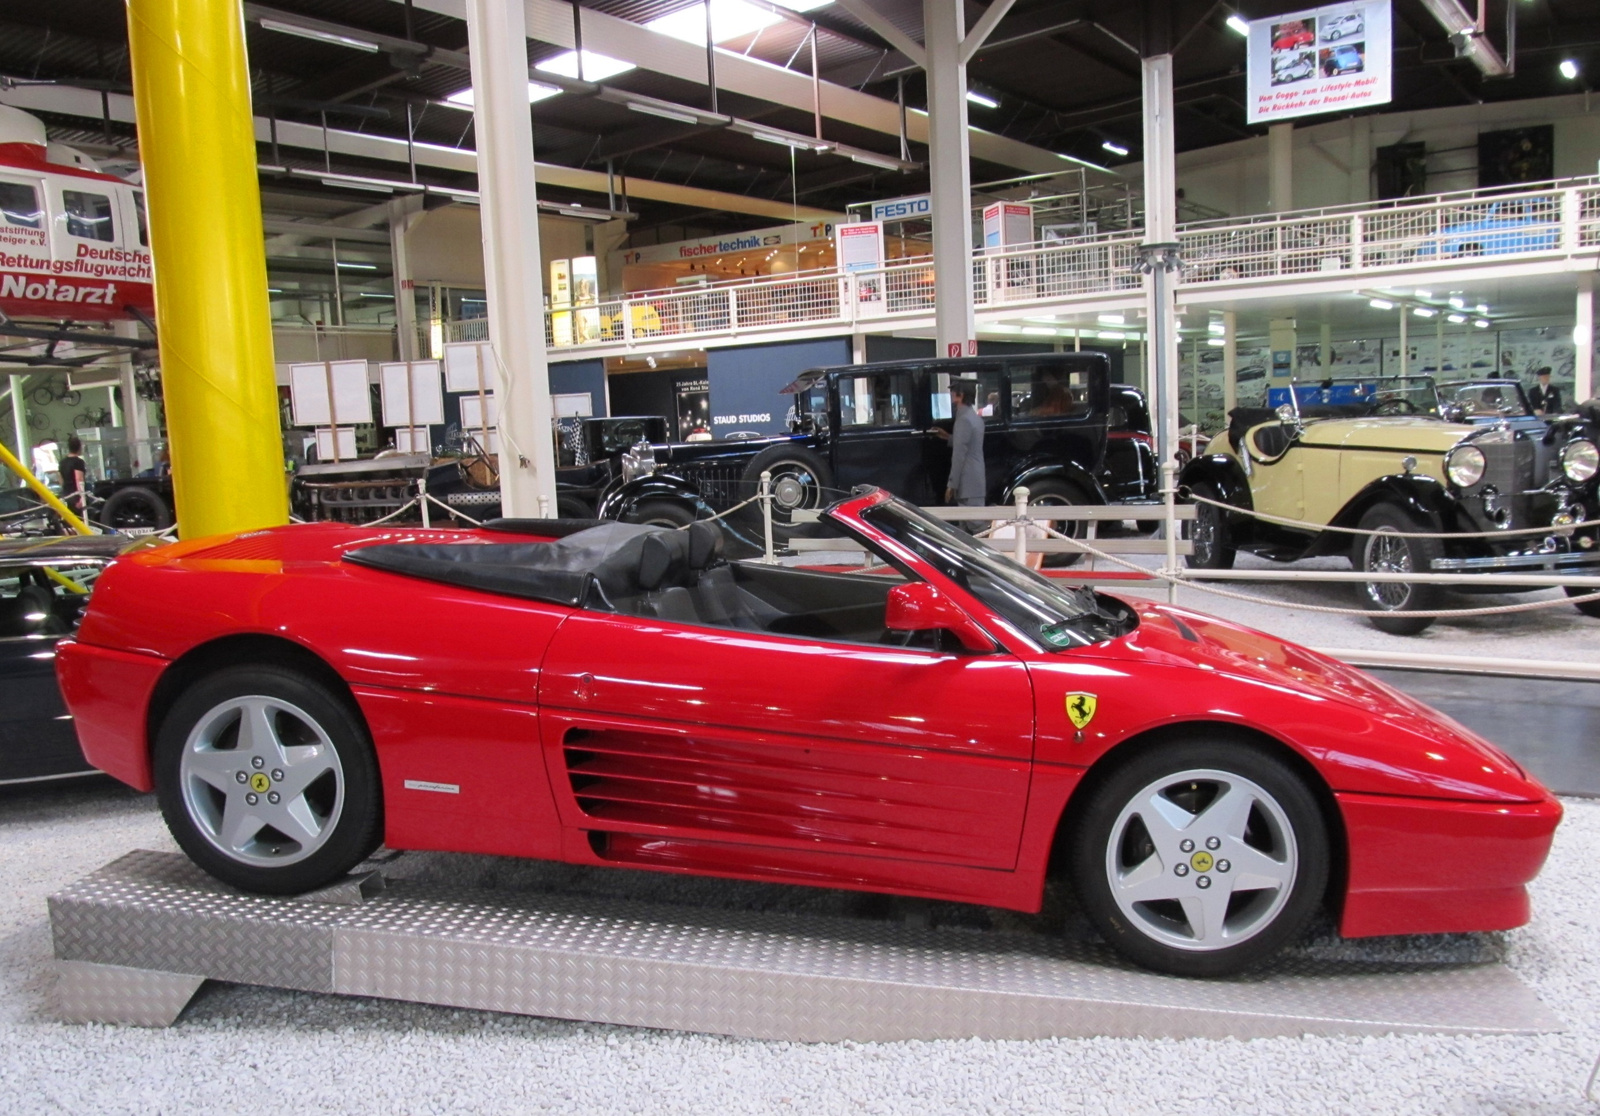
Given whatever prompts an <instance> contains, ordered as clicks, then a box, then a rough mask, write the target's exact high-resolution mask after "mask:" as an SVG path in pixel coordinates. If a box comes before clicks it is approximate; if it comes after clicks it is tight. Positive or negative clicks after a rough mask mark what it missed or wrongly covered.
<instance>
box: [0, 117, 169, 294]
mask: <svg viewBox="0 0 1600 1116" xmlns="http://www.w3.org/2000/svg"><path fill="white" fill-rule="evenodd" d="M63 158H66V159H72V158H82V157H81V156H78V155H77V153H76V152H74V151H72V149H70V148H64V147H61V146H59V145H53V144H50V143H48V141H47V140H46V138H45V130H44V124H43V123H42V122H41V121H39V120H38V119H37V118H36V117H33V116H30V115H29V114H27V113H25V112H22V111H21V110H19V109H15V108H10V107H8V106H5V105H0V313H3V314H4V315H5V316H6V317H8V318H13V319H17V318H36V319H37V318H43V319H49V320H52V321H57V322H60V321H76V322H105V321H117V320H133V319H136V318H138V317H140V316H143V317H144V318H146V319H147V320H148V319H149V318H150V317H152V316H153V315H154V311H155V288H154V287H153V286H152V277H151V271H150V244H149V240H150V237H149V232H148V227H147V225H146V222H145V215H144V191H142V190H140V189H139V188H138V187H137V186H134V185H132V184H131V183H128V182H125V181H123V180H122V179H120V178H116V177H114V176H112V175H109V174H102V173H101V172H99V171H97V170H94V169H92V168H91V167H89V166H85V165H80V164H78V163H68V162H62V161H61V160H62V159H63ZM83 162H84V163H87V162H88V161H87V160H86V159H85V160H83Z"/></svg>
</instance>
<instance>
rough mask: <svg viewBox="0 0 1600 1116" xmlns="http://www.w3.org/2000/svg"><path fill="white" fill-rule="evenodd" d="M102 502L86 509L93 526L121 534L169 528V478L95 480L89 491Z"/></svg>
mask: <svg viewBox="0 0 1600 1116" xmlns="http://www.w3.org/2000/svg"><path fill="white" fill-rule="evenodd" d="M90 491H92V492H93V494H94V496H95V498H96V499H97V500H100V501H102V503H100V504H99V505H98V506H96V507H94V508H92V509H91V510H90V518H91V519H93V520H94V521H95V522H96V523H99V524H101V525H103V526H106V527H110V528H112V529H114V530H117V531H121V532H124V533H129V532H134V533H137V532H139V531H147V532H148V531H164V530H166V529H167V528H168V527H171V526H172V517H173V506H174V504H173V499H172V477H171V476H170V475H167V476H143V477H118V478H116V479H114V480H102V481H96V482H95V483H94V485H93V487H92V488H91V490H90Z"/></svg>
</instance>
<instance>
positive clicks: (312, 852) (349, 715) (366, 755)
mask: <svg viewBox="0 0 1600 1116" xmlns="http://www.w3.org/2000/svg"><path fill="white" fill-rule="evenodd" d="M155 760H156V790H157V794H158V796H159V798H160V801H161V808H162V813H163V814H164V815H165V817H166V820H167V826H168V828H169V829H171V830H172V834H173V837H174V838H175V839H176V840H177V842H178V844H179V845H180V846H182V848H183V850H184V851H185V852H187V853H188V854H189V856H190V857H191V858H192V859H193V860H194V861H195V862H196V863H198V864H199V865H200V866H201V867H202V868H204V869H206V870H207V871H208V872H210V873H211V874H212V875H214V876H216V877H217V878H219V879H221V880H223V881H224V882H226V883H229V884H233V885H234V886H236V887H241V888H245V889H247V890H251V891H262V892H268V893H273V894H288V893H293V892H298V891H305V890H307V889H310V888H313V887H317V886H320V885H321V884H324V883H327V882H329V881H330V880H333V879H336V878H338V877H339V876H341V875H343V874H344V873H345V872H347V871H349V870H350V869H351V868H352V867H354V866H355V865H356V864H357V863H359V862H360V861H361V860H362V859H363V858H364V857H366V855H367V854H368V853H370V852H371V851H372V849H373V848H374V847H376V845H377V841H378V834H379V832H380V824H379V823H380V822H381V817H382V807H381V800H380V795H379V786H378V776H377V765H376V763H375V761H374V758H373V753H372V746H371V743H370V741H369V740H368V737H367V732H366V728H365V726H364V725H363V724H362V722H361V719H360V717H359V715H358V714H357V713H356V712H355V711H354V710H353V709H352V708H351V707H350V706H349V705H348V703H347V700H346V699H342V698H341V697H340V696H339V695H336V694H334V693H333V692H331V691H330V690H329V689H328V688H327V687H326V686H324V685H323V684H322V683H320V682H317V681H314V680H313V679H311V678H308V677H306V676H304V675H301V674H298V673H295V672H292V671H288V670H285V669H283V668H280V667H270V666H260V667H233V668H230V669H227V670H223V671H220V672H218V673H216V674H213V675H210V676H208V677H206V678H204V679H202V680H200V681H199V682H198V683H195V684H194V685H193V686H191V687H190V689H189V690H188V691H186V692H185V693H184V694H182V695H181V696H180V697H179V699H178V700H177V701H176V702H175V703H174V704H173V707H172V710H171V712H169V713H168V715H167V716H166V718H165V719H164V721H163V722H162V725H161V729H160V730H159V732H158V734H157V739H156V755H155Z"/></svg>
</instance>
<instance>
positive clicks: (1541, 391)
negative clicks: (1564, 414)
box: [1528, 365, 1561, 415]
mask: <svg viewBox="0 0 1600 1116" xmlns="http://www.w3.org/2000/svg"><path fill="white" fill-rule="evenodd" d="M1534 375H1535V376H1536V377H1538V380H1539V382H1538V383H1537V384H1534V385H1533V388H1532V389H1531V390H1530V391H1529V392H1528V402H1529V403H1532V404H1533V413H1534V414H1536V415H1559V414H1560V413H1561V389H1560V388H1558V387H1555V386H1554V385H1552V384H1551V383H1550V366H1549V365H1546V366H1545V367H1543V368H1541V369H1539V371H1537V372H1535V373H1534Z"/></svg>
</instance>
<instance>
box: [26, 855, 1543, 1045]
mask: <svg viewBox="0 0 1600 1116" xmlns="http://www.w3.org/2000/svg"><path fill="white" fill-rule="evenodd" d="M327 892H328V893H326V894H322V895H314V896H306V897H300V898H294V899H274V898H264V897H261V896H253V895H245V894H242V893H239V892H235V891H232V890H231V889H229V888H227V887H225V886H224V885H222V884H220V883H218V882H216V881H215V880H213V879H211V878H210V877H209V876H206V875H205V874H204V873H202V872H201V871H200V870H199V869H198V868H196V867H195V866H194V865H192V864H191V863H190V862H189V861H188V860H187V859H186V858H184V857H183V856H181V855H179V854H176V853H154V852H133V853H129V854H128V855H126V856H124V857H122V858H120V859H119V860H116V861H114V862H113V863H111V864H109V865H107V866H106V867H104V868H102V869H100V870H99V871H98V872H95V873H94V874H92V875H90V876H87V877H85V878H84V879H82V880H80V881H78V882H77V883H76V884H73V885H72V886H71V887H69V888H67V889H66V890H65V891H63V892H61V893H60V894H58V895H55V896H53V897H52V898H51V900H50V917H51V922H52V926H53V929H54V934H55V949H56V957H57V958H58V959H59V960H60V961H61V962H63V963H64V964H63V971H62V980H61V987H62V996H61V1000H62V1011H63V1015H64V1016H65V1017H67V1018H70V1019H94V1020H97V1021H102V1022H117V1021H121V1022H135V1023H146V1024H160V1023H165V1022H170V1021H171V1020H172V1019H173V1018H175V1017H176V1014H177V1012H178V1011H180V1010H181V1008H182V1005H183V1002H184V1001H186V1000H187V998H188V996H189V995H190V994H192V992H193V991H194V988H195V987H198V985H199V983H200V980H201V978H203V977H209V978H213V979H218V980H227V981H234V982H239V983H247V984H262V985H269V986H274V987H283V988H297V989H305V990H310V991H320V992H335V993H343V994H348V995H361V996H378V997H385V998H389V999H399V1000H410V1001H415V1002H420V1003H430V1004H442V1005H449V1006H453V1007H464V1008H479V1009H486V1010H491V1011H504V1012H513V1013H518V1014H525V1015H543V1016H553V1017H557V1018H565V1019H582V1020H591V1021H595V1022H605V1023H623V1024H632V1025H636V1026H647V1027H664V1028H674V1029H680V1030H692V1031H705V1032H712V1033H717V1034H727V1035H737V1036H743V1037H751V1038H769V1039H789V1040H798V1041H829V1040H838V1039H857V1040H892V1039H908V1038H922V1039H931V1038H965V1037H973V1036H977V1037H983V1038H1014V1039H1015V1038H1041V1037H1046V1036H1090V1035H1111V1036H1125V1037H1146V1038H1187V1037H1207V1038H1221V1037H1237V1038H1256V1037H1264V1036H1270V1035H1299V1034H1373V1033H1385V1032H1395V1031H1424V1032H1437V1033H1457V1034H1460V1033H1476V1034H1510V1033H1534V1032H1541V1031H1551V1030H1558V1029H1560V1026H1561V1024H1560V1022H1559V1020H1557V1019H1556V1018H1555V1016H1553V1015H1552V1014H1551V1013H1550V1012H1549V1010H1548V1009H1546V1008H1545V1007H1544V1006H1543V1005H1542V1004H1541V1003H1540V1002H1539V1000H1538V998H1537V997H1536V996H1535V995H1534V994H1533V992H1532V991H1531V990H1530V989H1529V988H1528V987H1527V986H1526V985H1524V984H1523V983H1522V982H1521V981H1520V980H1519V979H1518V978H1517V977H1516V976H1515V974H1513V973H1512V972H1510V971H1509V970H1508V969H1506V968H1505V967H1503V966H1501V965H1498V964H1477V965H1459V966H1451V967H1433V968H1429V967H1416V966H1412V967H1409V968H1404V969H1400V970H1397V969H1396V968H1395V967H1393V966H1389V967H1384V966H1375V965H1373V964H1370V963H1362V962H1301V963H1298V964H1295V965H1291V966H1288V967H1286V968H1282V969H1279V970H1277V971H1274V972H1272V973H1270V974H1266V975H1257V976H1253V977H1250V978H1244V979H1239V980H1232V981H1191V980H1179V979H1175V978H1172V977H1163V976H1158V975H1155V974H1152V973H1147V972H1144V971H1141V970H1135V969H1130V968H1126V967H1123V966H1121V965H1119V964H1117V963H1115V962H1108V961H1107V959H1106V954H1105V953H1104V951H1103V950H1101V949H1098V948H1095V947H1092V946H1089V945H1086V944H1084V943H1076V942H1072V941H1066V940H1057V939H1052V938H1042V937H1041V936H1039V935H1030V934H1022V933H1013V932H1006V931H993V932H988V931H985V932H978V933H972V932H966V933H963V932H959V931H950V930H923V929H913V928H909V927H906V926H902V925H895V924H886V923H882V922H876V921H869V920H865V919H852V918H840V917H833V916H815V915H798V914H791V913H776V912H764V911H745V910H728V909H721V908H701V907H683V906H675V905H669V904H664V903H643V902H637V901H632V900H627V899H618V898H611V897H596V896H592V895H589V896H573V895H562V894H550V893H548V892H541V893H533V894H527V893H517V892H505V891H499V890H483V889H469V888H463V887H457V886H452V885H450V884H446V883H439V882H428V881H424V880H408V879H403V878H401V879H394V878H391V879H389V880H387V881H384V880H382V879H381V877H378V878H375V877H373V876H372V875H371V874H369V875H367V876H363V877H359V878H356V879H353V881H352V882H350V883H344V884H339V885H336V886H335V888H332V889H327ZM141 971H142V972H143V977H142V978H141V976H140V973H141ZM182 974H195V975H190V976H185V975H182ZM97 982H101V983H100V984H98V985H97ZM184 982H191V983H189V984H188V985H187V991H184V988H185V987H186V986H185V984H184ZM175 1000H176V1006H174V1001H175Z"/></svg>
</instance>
